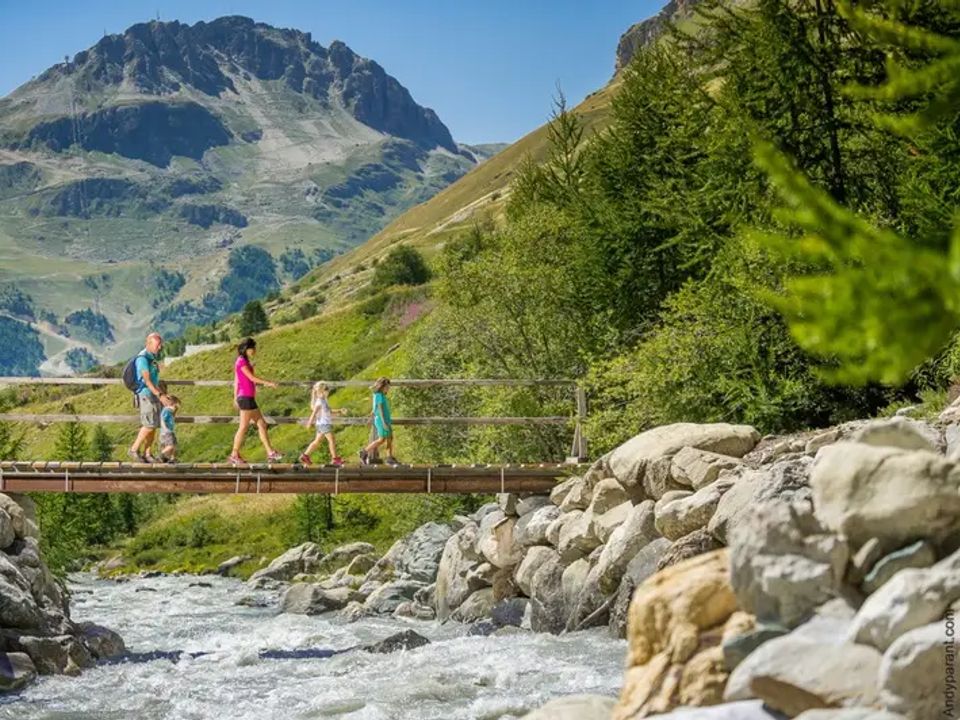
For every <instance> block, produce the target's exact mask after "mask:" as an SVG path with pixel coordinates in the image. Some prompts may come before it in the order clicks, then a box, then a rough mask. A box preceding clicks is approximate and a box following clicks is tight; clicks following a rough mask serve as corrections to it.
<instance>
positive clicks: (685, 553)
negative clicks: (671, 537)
mask: <svg viewBox="0 0 960 720" xmlns="http://www.w3.org/2000/svg"><path fill="white" fill-rule="evenodd" d="M720 547H722V545H721V544H720V542H718V541H717V539H716V538H715V537H714V536H713V535H712V534H710V532H709V531H708V530H707V529H706V528H700V529H699V530H694V531H693V532H692V533H690V534H689V535H684V536H683V537H682V538H680V539H679V540H677V541H676V542H674V543H673V544H672V545H671V546H670V547H669V548H668V549H667V551H666V552H665V553H663V555H661V556H660V562H659V564H658V566H657V569H658V570H663V569H664V568H668V567H670V566H671V565H676V564H677V563H679V562H682V561H684V560H689V559H690V558H693V557H697V556H698V555H704V554H706V553H708V552H711V551H713V550H716V549H718V548H720Z"/></svg>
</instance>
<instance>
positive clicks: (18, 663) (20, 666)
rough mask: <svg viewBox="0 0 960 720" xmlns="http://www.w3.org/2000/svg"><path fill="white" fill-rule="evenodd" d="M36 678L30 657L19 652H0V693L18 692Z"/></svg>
mask: <svg viewBox="0 0 960 720" xmlns="http://www.w3.org/2000/svg"><path fill="white" fill-rule="evenodd" d="M36 676H37V669H36V668H35V667H34V666H33V662H32V661H31V660H30V657H29V656H28V655H27V654H25V653H20V652H0V692H11V691H13V690H19V689H20V688H22V687H25V686H26V685H28V684H29V683H30V682H31V681H33V679H34V678H35V677H36Z"/></svg>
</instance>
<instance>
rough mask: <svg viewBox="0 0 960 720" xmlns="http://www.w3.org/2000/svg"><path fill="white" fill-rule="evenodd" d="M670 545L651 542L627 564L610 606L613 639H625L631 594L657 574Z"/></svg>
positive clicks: (662, 541)
mask: <svg viewBox="0 0 960 720" xmlns="http://www.w3.org/2000/svg"><path fill="white" fill-rule="evenodd" d="M645 502H649V503H650V504H651V506H652V504H653V501H652V500H647V501H645ZM637 507H639V506H637ZM651 510H652V508H651ZM651 514H652V513H651ZM670 545H671V542H670V541H669V540H667V539H666V538H656V539H654V540H651V541H650V542H649V543H648V544H646V545H644V546H643V547H642V548H640V550H638V551H637V554H636V555H634V556H633V559H632V560H631V561H630V562H629V563H628V564H627V568H626V570H625V571H624V573H623V578H622V579H621V580H620V585H619V587H618V588H617V597H616V599H615V600H614V601H613V604H612V605H611V606H610V620H609V624H608V627H609V628H610V634H611V635H613V636H614V637H619V638H622V637H626V635H627V616H628V614H629V610H630V601H631V600H632V599H633V593H634V591H635V590H636V588H637V587H638V586H639V585H640V584H641V583H642V582H643V581H644V580H646V579H647V578H648V577H650V576H651V575H653V574H654V573H655V572H657V565H658V563H659V562H660V558H661V557H662V556H663V554H664V553H665V552H666V551H667V550H668V549H669V548H670Z"/></svg>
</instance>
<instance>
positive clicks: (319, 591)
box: [280, 583, 362, 615]
mask: <svg viewBox="0 0 960 720" xmlns="http://www.w3.org/2000/svg"><path fill="white" fill-rule="evenodd" d="M361 598H362V596H361V595H360V594H359V593H358V592H357V591H356V590H352V589H351V588H348V587H338V588H332V589H328V588H324V587H322V586H321V585H319V584H317V583H297V584H295V585H291V586H290V587H289V588H287V590H286V592H284V594H283V597H281V598H280V612H284V613H294V614H297V615H320V614H321V613H325V612H331V611H333V610H342V609H343V608H345V607H346V606H347V603H349V602H351V601H353V600H360V599H361Z"/></svg>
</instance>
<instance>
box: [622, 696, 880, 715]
mask: <svg viewBox="0 0 960 720" xmlns="http://www.w3.org/2000/svg"><path fill="white" fill-rule="evenodd" d="M639 717H640V716H639V715H633V716H617V720H634V718H639ZM656 718H657V720H783V716H782V715H780V714H779V713H773V712H770V711H768V710H767V709H766V708H765V707H763V703H762V702H760V701H759V700H746V701H744V702H735V703H724V704H723V705H713V706H711V707H694V708H678V709H677V710H674V711H672V712H668V713H664V714H662V715H657V716H656ZM863 720H866V719H865V718H864V719H863ZM878 720H879V718H878Z"/></svg>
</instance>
